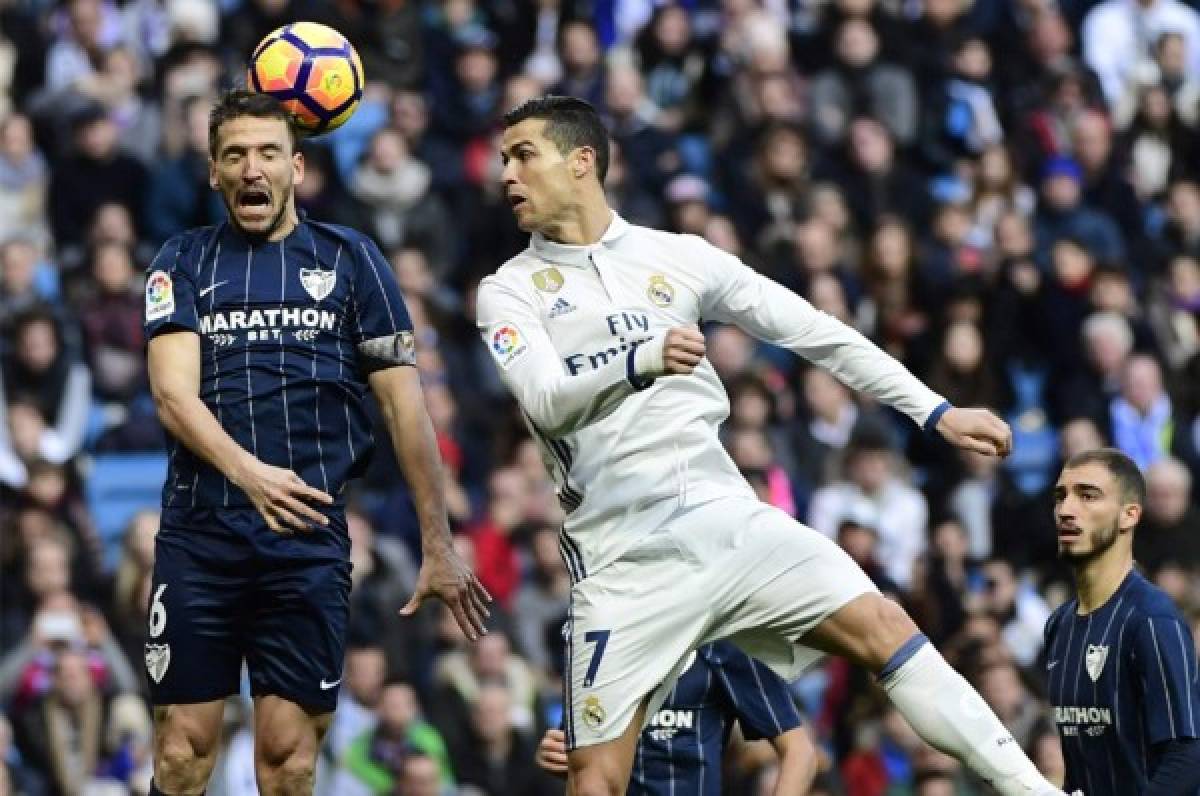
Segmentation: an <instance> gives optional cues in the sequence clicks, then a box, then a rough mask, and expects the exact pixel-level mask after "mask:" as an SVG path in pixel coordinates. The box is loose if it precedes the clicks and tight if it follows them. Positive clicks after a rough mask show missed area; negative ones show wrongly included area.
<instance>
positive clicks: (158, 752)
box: [154, 699, 225, 764]
mask: <svg viewBox="0 0 1200 796" xmlns="http://www.w3.org/2000/svg"><path fill="white" fill-rule="evenodd" d="M224 713H225V700H224V699H214V700H211V701H208V702H196V703H193V704H187V705H157V706H155V708H154V759H155V760H156V761H158V762H159V763H160V764H162V763H164V762H167V763H182V764H186V763H188V762H189V761H194V760H208V761H215V759H216V754H217V748H218V745H219V744H220V741H221V719H222V717H223V716H224Z"/></svg>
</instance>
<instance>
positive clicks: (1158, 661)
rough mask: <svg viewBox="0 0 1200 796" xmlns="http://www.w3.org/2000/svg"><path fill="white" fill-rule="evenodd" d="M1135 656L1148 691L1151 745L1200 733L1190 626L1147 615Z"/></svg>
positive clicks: (1145, 705)
mask: <svg viewBox="0 0 1200 796" xmlns="http://www.w3.org/2000/svg"><path fill="white" fill-rule="evenodd" d="M1133 657H1134V668H1135V670H1136V671H1137V672H1138V677H1139V680H1140V686H1141V688H1142V689H1143V700H1142V721H1143V723H1144V725H1145V730H1146V736H1147V738H1148V740H1149V741H1150V743H1152V744H1157V743H1162V742H1164V741H1171V740H1176V739H1181V738H1197V737H1200V736H1198V735H1197V727H1198V726H1200V725H1197V720H1198V719H1200V682H1198V678H1200V673H1198V671H1197V668H1196V645H1195V643H1194V642H1193V641H1192V634H1191V631H1190V630H1189V629H1188V627H1187V625H1186V624H1184V622H1183V621H1182V620H1180V619H1179V618H1178V617H1173V616H1162V615H1157V616H1149V617H1147V618H1145V619H1143V620H1142V622H1141V627H1140V628H1138V632H1137V635H1136V636H1135V637H1134V647H1133Z"/></svg>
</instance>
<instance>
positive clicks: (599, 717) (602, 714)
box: [583, 694, 608, 730]
mask: <svg viewBox="0 0 1200 796" xmlns="http://www.w3.org/2000/svg"><path fill="white" fill-rule="evenodd" d="M607 717H608V713H607V712H606V711H605V710H604V706H603V705H601V704H600V697H598V696H596V695H595V694H593V695H592V696H590V697H588V698H587V699H585V700H584V701H583V721H584V723H585V724H587V726H589V727H591V728H592V729H593V730H599V729H600V727H601V725H603V724H604V719H605V718H607Z"/></svg>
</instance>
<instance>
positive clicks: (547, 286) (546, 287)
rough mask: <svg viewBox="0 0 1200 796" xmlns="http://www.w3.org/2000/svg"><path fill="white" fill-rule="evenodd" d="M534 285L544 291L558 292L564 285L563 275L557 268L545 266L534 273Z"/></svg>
mask: <svg viewBox="0 0 1200 796" xmlns="http://www.w3.org/2000/svg"><path fill="white" fill-rule="evenodd" d="M533 286H534V287H536V288H537V289H538V290H540V291H542V292H543V293H557V292H558V289H559V288H561V287H562V286H563V275H562V273H561V272H560V271H559V270H558V269H557V268H543V269H542V270H541V271H538V272H537V273H536V274H534V275H533Z"/></svg>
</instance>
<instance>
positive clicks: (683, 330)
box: [663, 326, 705, 376]
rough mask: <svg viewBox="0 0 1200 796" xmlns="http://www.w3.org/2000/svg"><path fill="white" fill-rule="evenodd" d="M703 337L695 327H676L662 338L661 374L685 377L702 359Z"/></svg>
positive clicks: (703, 349)
mask: <svg viewBox="0 0 1200 796" xmlns="http://www.w3.org/2000/svg"><path fill="white" fill-rule="evenodd" d="M704 351H705V345H704V335H703V334H702V333H701V332H700V330H699V329H697V328H696V327H695V326H676V327H675V328H674V329H671V330H670V331H668V332H667V336H666V337H665V338H663V372H664V373H668V374H671V373H677V374H679V375H682V376H686V375H688V374H689V373H691V372H692V371H693V370H695V369H696V366H697V365H699V364H700V360H702V359H704Z"/></svg>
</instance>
